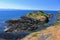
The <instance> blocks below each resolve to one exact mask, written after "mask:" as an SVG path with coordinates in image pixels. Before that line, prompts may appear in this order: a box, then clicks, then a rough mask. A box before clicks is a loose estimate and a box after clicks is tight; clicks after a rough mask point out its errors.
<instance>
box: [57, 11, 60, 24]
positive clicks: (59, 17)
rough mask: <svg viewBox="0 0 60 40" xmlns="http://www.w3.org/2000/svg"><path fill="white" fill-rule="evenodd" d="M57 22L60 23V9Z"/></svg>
mask: <svg viewBox="0 0 60 40" xmlns="http://www.w3.org/2000/svg"><path fill="white" fill-rule="evenodd" d="M57 22H58V23H60V11H59V12H58V16H57Z"/></svg>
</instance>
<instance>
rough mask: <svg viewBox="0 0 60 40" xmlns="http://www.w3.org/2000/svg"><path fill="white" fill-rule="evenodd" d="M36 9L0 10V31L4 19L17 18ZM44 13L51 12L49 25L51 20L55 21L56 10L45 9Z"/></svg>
mask: <svg viewBox="0 0 60 40" xmlns="http://www.w3.org/2000/svg"><path fill="white" fill-rule="evenodd" d="M32 11H36V10H0V31H1V32H2V31H4V29H5V27H6V24H5V21H6V20H11V19H19V18H20V17H21V16H23V15H26V14H27V13H29V12H32ZM44 12H45V13H47V14H53V17H52V19H51V20H50V22H49V23H48V24H49V25H51V24H52V23H53V22H55V21H56V18H57V15H58V11H47V10H44Z"/></svg>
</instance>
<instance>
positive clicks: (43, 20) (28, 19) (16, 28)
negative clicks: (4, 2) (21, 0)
mask: <svg viewBox="0 0 60 40" xmlns="http://www.w3.org/2000/svg"><path fill="white" fill-rule="evenodd" d="M50 16H51V15H47V14H45V13H44V12H43V11H37V12H30V13H28V14H26V15H24V16H22V17H21V18H20V19H12V20H7V21H6V23H7V24H8V26H9V29H8V30H5V32H24V31H29V32H33V31H35V30H37V29H38V28H39V27H40V26H44V24H47V23H48V22H49V17H50Z"/></svg>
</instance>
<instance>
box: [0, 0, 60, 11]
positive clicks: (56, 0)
mask: <svg viewBox="0 0 60 40" xmlns="http://www.w3.org/2000/svg"><path fill="white" fill-rule="evenodd" d="M0 9H26V10H60V0H0Z"/></svg>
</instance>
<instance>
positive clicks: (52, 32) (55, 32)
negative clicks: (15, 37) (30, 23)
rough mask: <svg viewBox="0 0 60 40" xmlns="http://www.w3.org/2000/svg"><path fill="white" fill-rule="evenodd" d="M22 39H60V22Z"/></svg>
mask: <svg viewBox="0 0 60 40" xmlns="http://www.w3.org/2000/svg"><path fill="white" fill-rule="evenodd" d="M21 40H60V24H57V25H54V26H50V27H47V28H46V29H44V30H41V31H37V32H33V33H31V34H29V35H27V36H26V37H24V38H23V39H21Z"/></svg>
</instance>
